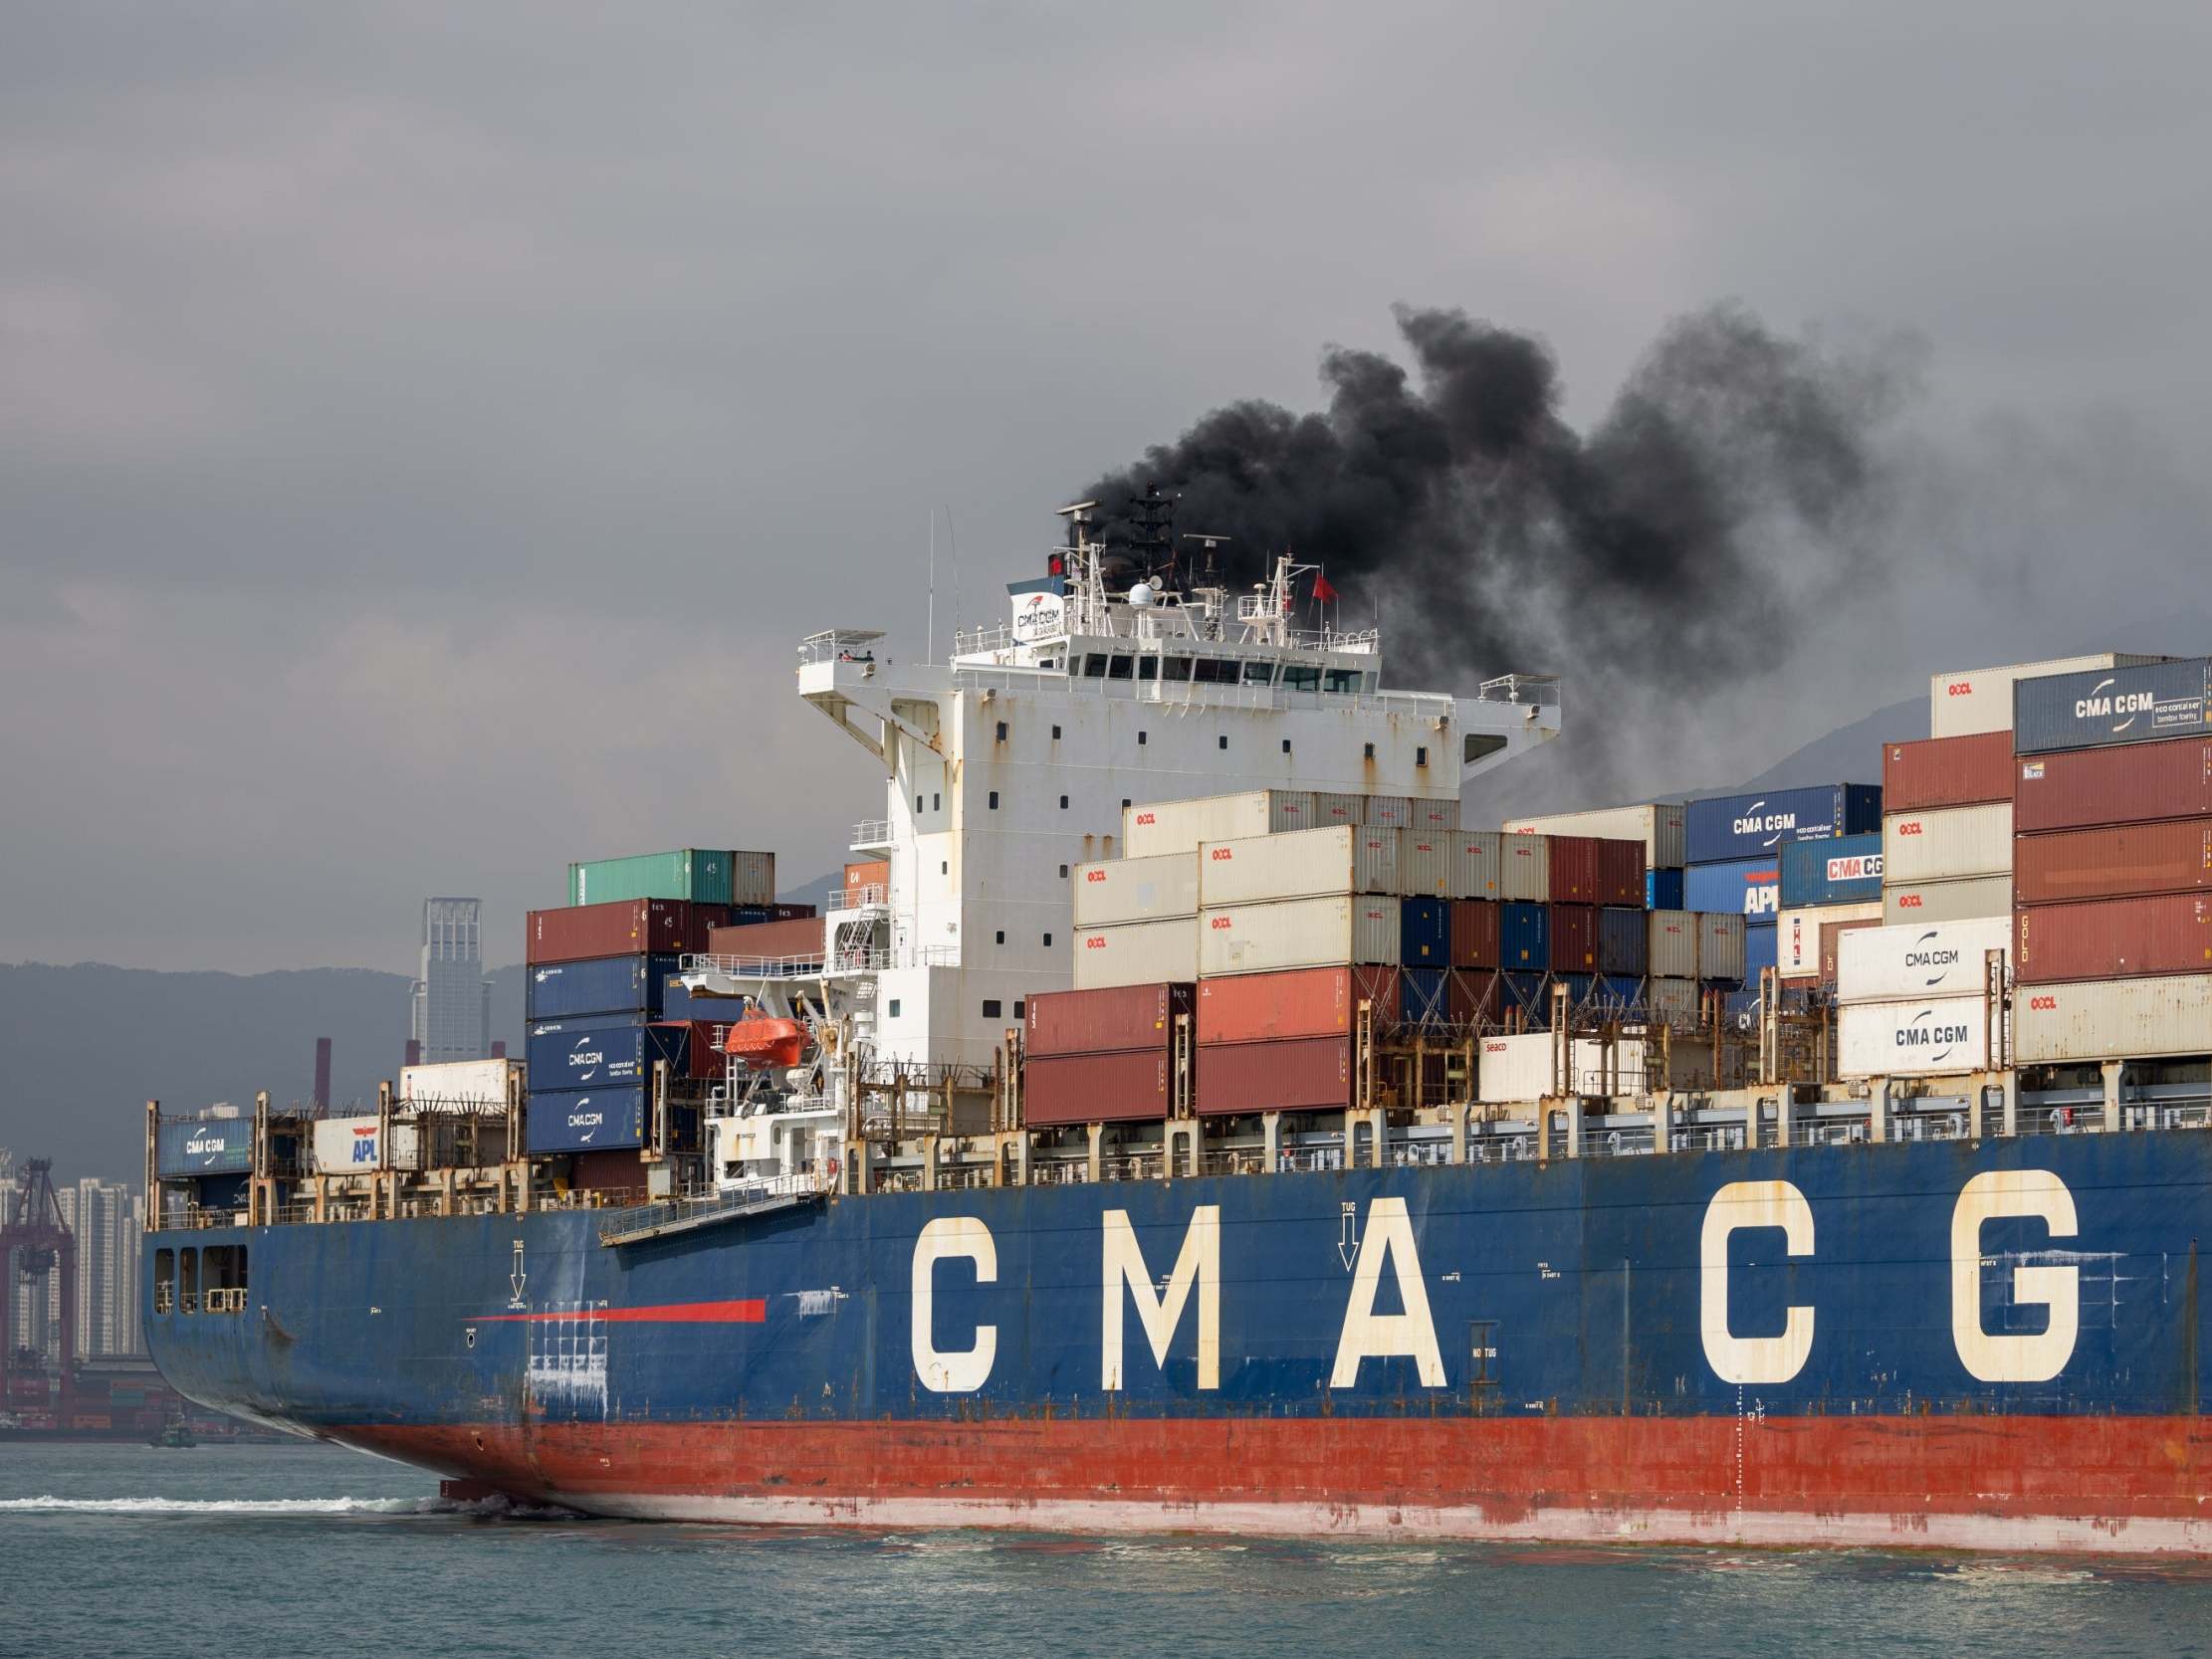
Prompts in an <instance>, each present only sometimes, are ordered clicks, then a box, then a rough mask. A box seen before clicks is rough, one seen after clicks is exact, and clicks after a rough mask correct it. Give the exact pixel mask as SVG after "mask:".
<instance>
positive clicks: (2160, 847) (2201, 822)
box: [2012, 817, 2212, 905]
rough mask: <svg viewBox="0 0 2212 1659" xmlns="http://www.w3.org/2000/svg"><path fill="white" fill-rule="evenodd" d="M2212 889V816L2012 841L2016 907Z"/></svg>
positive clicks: (2028, 837) (2013, 890) (2063, 832)
mask: <svg viewBox="0 0 2212 1659" xmlns="http://www.w3.org/2000/svg"><path fill="white" fill-rule="evenodd" d="M2207 891H2212V817H2203V818H2175V819H2168V820H2167V821H2166V822H2164V823H2159V824H2115V825H2112V826H2111V827H2109V828H2106V829H2086V830H2060V831H2058V832H2057V833H2055V834H2051V835H2023V836H2021V837H2020V838H2019V839H2018V840H2016V841H2015V842H2014V843H2013V855H2012V893H2013V902H2014V903H2015V904H2016V905H2052V904H2064V903H2067V902H2069V901H2071V900H2076V899H2129V898H2134V897H2136V896H2137V895H2140V894H2148V893H2202V892H2207Z"/></svg>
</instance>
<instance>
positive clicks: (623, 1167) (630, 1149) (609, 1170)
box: [568, 1146, 645, 1193]
mask: <svg viewBox="0 0 2212 1659" xmlns="http://www.w3.org/2000/svg"><path fill="white" fill-rule="evenodd" d="M644 1156H645V1154H644V1153H643V1152H641V1151H639V1150H638V1149H637V1148H636V1147H635V1146H625V1147H619V1148H616V1149H613V1150H605V1149H602V1150H599V1151H590V1152H576V1153H574V1154H572V1156H571V1157H570V1160H569V1163H568V1184H569V1185H570V1186H573V1187H578V1188H581V1189H583V1190H586V1191H591V1192H629V1191H636V1192H639V1193H642V1192H643V1191H644V1189H645V1162H644Z"/></svg>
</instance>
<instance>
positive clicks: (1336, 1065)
mask: <svg viewBox="0 0 2212 1659" xmlns="http://www.w3.org/2000/svg"><path fill="white" fill-rule="evenodd" d="M1352 1083H1353V1070H1352V1039H1351V1038H1349V1037H1293V1038H1290V1039H1288V1040H1286V1041H1283V1042H1273V1043H1216V1044H1214V1045H1212V1046H1210V1047H1204V1048H1201V1049H1200V1050H1199V1053H1198V1110H1199V1111H1200V1112H1201V1113H1202V1114H1206V1115H1209V1116H1220V1115H1224V1114H1228V1113H1253V1112H1321V1111H1331V1110H1334V1111H1342V1110H1343V1109H1345V1108H1346V1107H1349V1106H1350V1105H1351V1104H1352Z"/></svg>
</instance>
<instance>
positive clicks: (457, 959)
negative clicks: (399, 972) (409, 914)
mask: <svg viewBox="0 0 2212 1659" xmlns="http://www.w3.org/2000/svg"><path fill="white" fill-rule="evenodd" d="M483 911H484V902H483V901H482V900H480V899H425V900H424V901H423V902H422V974H421V977H419V978H418V979H416V980H415V983H414V1009H413V1015H412V1023H411V1026H410V1029H409V1032H408V1035H409V1037H410V1038H411V1039H412V1040H413V1041H414V1042H415V1043H417V1044H418V1045H420V1048H421V1055H422V1062H423V1064H425V1065H435V1064H437V1063H438V1062H440V1061H445V1060H482V1059H485V1058H486V1057H488V1056H489V1055H490V1054H491V1052H492V982H491V981H490V980H489V979H487V978H485V977H484V936H483V921H482V918H483Z"/></svg>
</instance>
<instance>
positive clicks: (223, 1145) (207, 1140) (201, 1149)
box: [154, 1118, 254, 1175]
mask: <svg viewBox="0 0 2212 1659" xmlns="http://www.w3.org/2000/svg"><path fill="white" fill-rule="evenodd" d="M154 1166H155V1168H156V1169H157V1171H158V1172H159V1173H161V1174H164V1175H232V1174H237V1173H239V1172H241V1171H250V1170H251V1169H252V1168H253V1166H254V1126H253V1120H251V1119H250V1118H211V1119H205V1120H202V1121H199V1122H196V1123H192V1122H187V1123H164V1124H162V1125H161V1126H160V1128H159V1129H157V1130H156V1131H155V1132H154Z"/></svg>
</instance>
